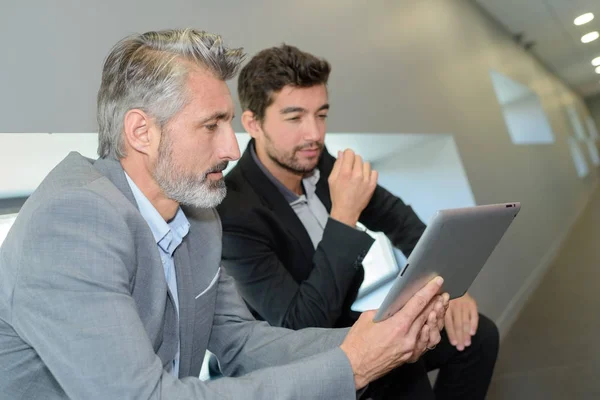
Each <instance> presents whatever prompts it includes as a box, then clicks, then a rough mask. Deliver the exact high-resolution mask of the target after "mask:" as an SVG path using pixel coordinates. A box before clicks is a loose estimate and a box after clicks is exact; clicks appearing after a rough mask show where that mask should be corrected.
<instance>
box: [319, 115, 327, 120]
mask: <svg viewBox="0 0 600 400" xmlns="http://www.w3.org/2000/svg"><path fill="white" fill-rule="evenodd" d="M319 118H321V119H325V118H327V114H320V115H319Z"/></svg>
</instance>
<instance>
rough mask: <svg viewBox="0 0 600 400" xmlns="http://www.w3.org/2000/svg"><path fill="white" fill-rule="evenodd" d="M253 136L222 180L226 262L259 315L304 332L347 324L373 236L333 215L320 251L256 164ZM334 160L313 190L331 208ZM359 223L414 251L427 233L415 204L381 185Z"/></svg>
mask: <svg viewBox="0 0 600 400" xmlns="http://www.w3.org/2000/svg"><path fill="white" fill-rule="evenodd" d="M253 145H254V141H251V142H250V144H249V145H248V148H247V149H246V151H245V152H244V154H243V156H242V158H241V160H240V161H239V163H238V164H237V165H236V166H235V168H233V169H232V170H231V172H230V173H229V174H228V175H227V177H226V178H225V180H226V182H227V187H228V194H227V196H226V198H225V201H224V202H223V203H222V204H221V205H220V206H219V207H218V211H219V213H220V215H221V219H222V223H223V264H224V266H225V268H226V270H227V272H228V273H229V274H230V275H231V276H233V277H234V278H235V281H236V285H237V286H238V289H239V291H240V293H241V294H242V296H243V297H244V299H245V300H246V302H247V304H248V305H249V307H250V308H251V310H252V311H253V313H254V314H255V316H257V317H258V318H262V319H265V320H267V321H268V322H269V323H270V324H272V325H277V326H284V327H288V328H293V329H300V328H305V327H310V326H318V327H340V326H349V325H351V324H352V323H353V322H354V321H355V320H356V318H357V316H358V313H354V312H352V311H351V310H350V306H351V305H352V303H353V302H354V300H355V299H356V295H357V292H358V288H359V286H360V284H361V283H362V280H363V276H364V271H363V268H362V264H361V263H362V260H363V258H364V256H365V255H366V253H367V252H368V250H369V248H370V247H371V244H372V243H373V239H372V238H371V237H370V236H369V235H368V234H367V233H365V232H361V231H359V230H357V229H354V228H352V227H349V226H347V225H345V224H342V223H340V222H337V221H336V220H333V219H331V218H330V219H329V220H328V222H327V224H326V226H325V230H324V233H323V239H322V241H321V242H320V244H319V245H318V247H317V249H316V250H315V249H314V247H313V244H312V242H311V240H310V237H309V235H308V233H307V232H306V230H305V228H304V226H303V225H302V222H301V221H300V219H299V218H298V217H297V216H296V214H295V213H294V211H293V210H292V208H291V207H290V205H289V204H288V203H287V202H286V200H285V199H284V197H283V195H282V194H281V192H280V191H279V190H278V189H277V187H276V186H275V185H274V184H273V182H271V181H270V180H269V178H268V177H267V176H266V175H265V174H264V173H263V172H262V170H261V169H260V168H259V166H258V165H257V164H256V163H255V162H254V159H253V158H252V154H251V153H250V150H249V149H250V146H253ZM334 162H335V158H334V157H333V156H331V155H330V154H329V153H327V152H326V151H325V152H323V155H322V157H321V159H320V160H319V163H318V168H319V170H320V172H321V178H320V180H319V182H318V184H317V190H316V194H317V196H318V197H319V199H321V201H322V202H323V204H324V205H325V208H327V211H329V212H331V199H330V193H329V185H328V182H327V179H328V177H329V175H330V173H331V170H332V168H333V164H334ZM360 222H361V223H363V224H364V225H365V226H366V227H367V228H369V229H370V230H372V231H380V232H384V233H385V234H386V235H387V237H388V238H389V239H390V240H391V242H392V243H393V244H394V246H396V247H398V248H400V249H401V250H402V251H403V252H404V253H405V254H407V255H408V254H409V253H410V252H411V251H412V250H413V248H414V247H415V245H416V243H417V241H418V240H419V238H420V237H421V235H422V233H423V231H424V230H425V225H424V224H423V223H422V222H421V220H420V219H419V218H418V217H417V215H416V214H415V213H414V211H413V210H412V208H410V207H409V206H407V205H405V204H404V203H403V202H402V200H400V199H399V198H398V197H396V196H394V195H392V194H391V193H390V192H388V191H387V190H385V189H384V188H382V187H381V186H377V188H376V189H375V193H374V194H373V197H372V199H371V201H370V202H369V204H368V206H367V207H366V208H365V210H364V211H363V213H362V214H361V216H360Z"/></svg>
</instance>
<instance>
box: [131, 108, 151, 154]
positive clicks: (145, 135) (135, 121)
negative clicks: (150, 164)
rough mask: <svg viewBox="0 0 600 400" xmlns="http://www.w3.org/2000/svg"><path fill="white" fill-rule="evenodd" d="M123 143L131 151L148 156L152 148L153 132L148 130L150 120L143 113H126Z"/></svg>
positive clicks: (134, 110)
mask: <svg viewBox="0 0 600 400" xmlns="http://www.w3.org/2000/svg"><path fill="white" fill-rule="evenodd" d="M123 122H124V123H123V130H124V131H125V132H124V134H125V141H126V142H127V144H128V145H129V146H128V147H130V148H131V149H133V150H135V151H138V152H140V153H144V154H148V153H149V152H150V149H151V148H152V147H153V146H152V145H153V143H152V141H153V140H154V139H156V138H154V137H153V132H152V130H151V129H150V128H151V126H152V123H153V122H152V120H151V118H150V117H149V116H148V114H146V113H145V112H144V111H142V110H139V109H133V110H129V111H127V113H126V114H125V118H124V121H123Z"/></svg>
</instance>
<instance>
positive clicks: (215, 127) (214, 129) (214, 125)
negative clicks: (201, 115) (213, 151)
mask: <svg viewBox="0 0 600 400" xmlns="http://www.w3.org/2000/svg"><path fill="white" fill-rule="evenodd" d="M205 127H206V129H208V130H209V131H216V130H217V128H218V127H219V125H218V124H211V125H205Z"/></svg>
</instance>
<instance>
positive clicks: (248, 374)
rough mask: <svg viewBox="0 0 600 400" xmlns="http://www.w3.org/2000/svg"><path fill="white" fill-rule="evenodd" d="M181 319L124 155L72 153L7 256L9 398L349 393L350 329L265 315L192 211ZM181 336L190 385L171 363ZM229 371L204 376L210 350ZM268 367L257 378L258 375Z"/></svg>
mask: <svg viewBox="0 0 600 400" xmlns="http://www.w3.org/2000/svg"><path fill="white" fill-rule="evenodd" d="M185 212H186V215H187V216H188V219H189V221H190V224H191V227H190V232H189V234H188V235H187V236H186V238H185V239H184V241H183V243H182V245H181V246H180V247H179V248H178V249H177V251H176V252H175V255H174V257H175V266H176V271H177V284H178V294H179V307H180V308H179V310H180V317H179V320H178V318H177V314H176V311H175V306H174V303H173V301H172V298H171V295H170V293H169V292H168V289H167V284H166V281H165V276H164V272H163V267H162V263H161V260H160V256H159V253H158V249H157V246H156V242H155V241H154V238H153V236H152V233H151V231H150V228H149V227H148V225H147V224H146V222H145V221H144V219H143V218H142V216H141V214H140V213H139V211H138V209H137V206H136V203H135V200H134V197H133V194H132V193H131V191H130V188H129V186H128V184H127V181H126V179H125V175H124V173H123V169H122V167H121V165H120V163H119V162H118V161H116V160H110V159H101V160H97V161H94V160H89V159H86V158H84V157H82V156H81V155H79V154H77V153H71V154H70V155H69V156H67V157H66V158H65V160H63V161H62V162H61V163H60V164H59V165H58V166H57V167H56V168H55V169H54V170H53V171H52V172H51V173H50V174H49V175H48V177H46V179H45V180H44V181H43V182H42V184H41V185H40V186H39V188H38V189H37V190H36V191H35V192H34V193H33V194H32V195H31V197H30V198H29V200H28V201H27V202H26V203H25V205H24V206H23V208H22V209H21V211H20V213H19V216H18V218H17V220H16V222H15V224H14V225H13V228H12V229H11V231H10V232H9V234H8V236H7V238H6V240H5V242H4V244H3V246H2V248H1V249H0V394H1V395H0V397H2V398H7V399H28V400H30V399H65V398H73V399H86V400H87V399H133V398H135V399H205V398H242V399H297V398H302V399H305V398H323V399H348V398H354V397H355V391H354V382H353V376H352V370H351V368H350V365H349V363H348V360H347V358H346V356H345V355H344V353H343V352H342V351H341V350H340V349H339V347H338V346H339V344H340V343H341V342H342V340H343V338H344V336H345V334H346V332H347V331H345V330H341V331H340V330H321V329H311V330H303V331H298V332H293V331H289V330H285V329H281V328H274V327H270V326H268V325H267V324H266V323H264V322H257V321H255V320H254V319H253V318H252V316H251V315H250V313H249V312H248V310H247V309H246V307H245V305H244V303H243V302H242V300H241V298H240V297H239V295H238V294H237V292H236V289H235V287H234V283H233V282H232V279H231V278H230V277H228V276H227V275H226V273H225V271H224V270H222V269H221V268H220V257H221V225H220V222H219V219H218V216H217V214H216V212H215V210H213V209H205V210H189V209H188V210H185ZM177 337H180V338H181V354H180V357H181V359H180V373H179V374H180V376H179V379H176V378H175V377H173V376H172V375H171V374H170V373H168V372H167V371H166V370H165V369H164V366H165V365H167V364H168V363H170V362H171V361H172V360H173V358H174V356H175V353H176V349H177ZM207 348H208V349H209V350H210V351H212V352H213V353H215V354H216V355H217V357H218V358H219V360H220V362H221V366H222V369H223V371H224V373H225V375H227V376H241V375H244V377H243V378H223V379H219V380H216V381H211V382H202V381H200V380H199V379H198V375H199V372H200V366H201V364H202V360H203V357H204V353H205V350H206V349H207ZM253 371H255V372H253Z"/></svg>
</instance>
